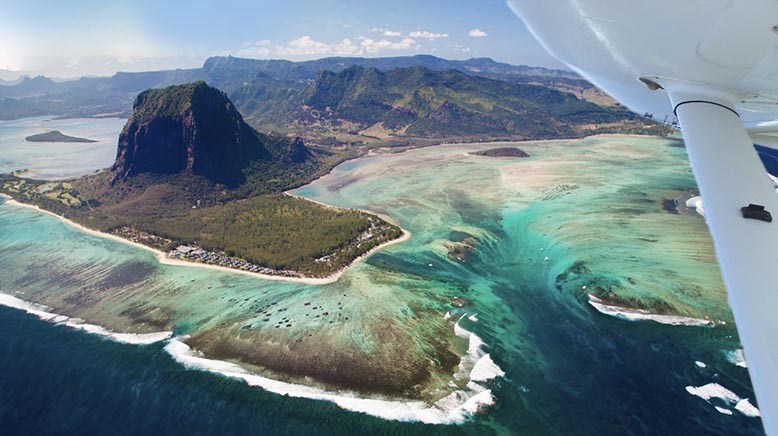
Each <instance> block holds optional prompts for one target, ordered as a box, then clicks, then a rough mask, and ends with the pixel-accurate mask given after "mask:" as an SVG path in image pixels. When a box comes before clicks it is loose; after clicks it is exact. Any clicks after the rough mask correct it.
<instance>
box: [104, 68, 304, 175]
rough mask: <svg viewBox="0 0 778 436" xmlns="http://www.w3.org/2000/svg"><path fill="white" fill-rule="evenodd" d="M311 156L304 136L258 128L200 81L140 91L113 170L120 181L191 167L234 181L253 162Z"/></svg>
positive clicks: (191, 169) (293, 160) (121, 140)
mask: <svg viewBox="0 0 778 436" xmlns="http://www.w3.org/2000/svg"><path fill="white" fill-rule="evenodd" d="M308 157H310V152H309V151H308V149H307V148H306V147H305V144H304V143H302V140H301V139H299V138H294V139H287V138H275V137H269V136H267V135H264V134H261V133H258V132H256V131H255V130H254V129H252V128H251V127H250V126H249V125H248V124H246V123H245V122H244V121H243V117H242V116H241V115H240V113H239V112H238V111H237V109H236V108H235V106H234V105H233V104H232V102H231V101H230V100H229V99H228V98H227V96H226V94H224V93H223V92H221V91H219V90H217V89H215V88H212V87H210V86H208V85H207V84H206V83H205V82H202V81H199V82H193V83H188V84H184V85H176V86H170V87H167V88H162V89H150V90H147V91H144V92H142V93H141V94H140V95H139V96H138V98H137V99H136V100H135V104H134V105H133V112H132V115H131V116H130V118H129V120H127V124H126V125H125V126H124V130H123V131H122V133H121V135H120V136H119V147H118V151H117V155H116V162H115V163H114V165H113V167H112V168H111V171H112V173H113V176H112V177H113V179H112V180H113V181H114V182H116V181H118V180H122V179H126V178H128V177H132V176H134V175H137V174H140V173H159V174H176V173H180V172H189V173H191V174H194V175H199V176H202V177H205V178H206V179H209V180H212V181H214V182H217V183H221V184H224V185H227V186H234V185H238V184H240V183H242V182H243V181H244V180H245V175H244V174H243V172H242V170H243V169H244V168H246V167H247V166H248V165H249V164H250V163H251V162H255V161H270V160H278V161H292V162H300V161H304V160H305V159H307V158H308Z"/></svg>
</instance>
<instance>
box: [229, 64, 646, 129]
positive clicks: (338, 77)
mask: <svg viewBox="0 0 778 436" xmlns="http://www.w3.org/2000/svg"><path fill="white" fill-rule="evenodd" d="M250 86H251V85H246V87H250ZM288 95H290V97H287V98H286V100H284V101H282V102H281V103H282V104H276V105H273V106H262V107H256V109H257V110H256V111H255V112H254V113H252V114H250V115H249V116H250V117H251V118H252V120H254V122H255V123H257V124H260V125H262V124H269V125H275V126H278V127H280V128H281V129H284V130H287V131H295V129H298V130H299V131H306V132H309V134H310V132H318V133H320V134H322V135H326V134H327V133H328V132H335V133H341V134H351V135H359V134H362V135H364V136H370V135H371V132H370V131H367V132H365V130H368V129H373V130H374V131H379V132H380V134H382V135H385V136H395V137H421V138H461V137H465V138H471V139H475V140H480V139H488V138H492V137H495V136H502V137H509V138H511V139H518V140H521V139H549V138H567V137H580V136H585V135H587V134H593V133H606V132H609V131H620V130H621V129H622V128H623V127H624V125H625V123H626V124H632V127H633V128H636V129H640V128H643V127H645V128H650V127H651V126H652V124H653V123H650V122H647V121H646V120H644V119H641V118H640V117H638V116H636V115H634V114H632V113H631V112H629V111H628V110H626V109H624V108H622V107H602V106H598V105H596V104H593V103H590V102H587V101H583V100H581V99H578V98H577V97H575V96H574V95H573V94H570V93H567V92H562V91H557V90H554V89H551V88H548V87H545V86H540V85H531V84H521V83H511V82H506V81H502V80H494V79H488V78H484V77H478V76H470V75H467V74H464V73H462V72H460V71H457V70H447V71H435V70H430V69H428V68H424V67H418V66H417V67H409V68H396V69H393V70H390V71H387V72H382V71H380V70H378V69H377V68H364V67H359V66H352V67H349V68H347V69H345V70H343V71H341V72H339V73H334V72H329V71H322V72H320V73H319V76H318V78H317V79H316V80H315V81H314V82H312V83H311V84H309V85H308V86H307V87H306V88H305V89H304V90H302V91H300V92H299V96H298V97H296V98H293V97H291V94H288ZM239 104H240V103H239Z"/></svg>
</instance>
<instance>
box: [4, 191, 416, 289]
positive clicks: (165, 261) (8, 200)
mask: <svg viewBox="0 0 778 436" xmlns="http://www.w3.org/2000/svg"><path fill="white" fill-rule="evenodd" d="M289 195H291V194H289ZM0 197H2V198H5V204H9V205H11V206H16V207H26V208H29V209H33V210H36V211H38V212H41V213H44V214H47V215H51V216H53V217H55V218H57V219H59V220H60V221H62V222H64V223H65V224H67V225H70V226H72V227H74V228H76V229H78V230H79V231H82V232H84V233H87V234H89V235H92V236H96V237H99V238H105V239H110V240H113V241H116V242H121V243H124V244H127V245H131V246H133V247H136V248H141V249H144V250H147V251H150V252H152V253H154V254H155V258H156V259H157V262H159V263H160V264H162V265H168V266H186V267H195V268H207V269H211V270H218V271H223V272H231V273H237V274H243V275H248V276H251V277H254V278H259V279H263V280H275V281H285V282H297V283H305V284H308V285H324V284H328V283H334V282H336V281H338V279H340V277H341V276H342V275H343V274H344V273H345V272H346V271H347V270H348V269H349V268H351V267H352V266H354V265H356V264H357V263H359V262H361V261H362V260H363V259H365V258H366V257H368V256H369V255H371V254H373V253H374V252H376V251H378V250H379V249H381V248H384V247H387V246H389V245H393V244H397V243H400V242H405V241H407V240H408V239H410V237H411V233H410V232H409V231H407V230H405V229H402V228H401V229H400V230H402V232H403V233H402V236H400V237H399V238H396V239H392V240H391V241H386V242H384V243H383V244H380V245H377V246H375V247H373V248H371V249H370V250H368V251H367V252H365V253H363V254H362V255H360V256H358V257H356V258H355V259H354V260H352V261H351V262H349V263H348V264H347V265H345V266H344V267H343V268H341V269H339V270H337V271H335V272H334V273H332V274H330V275H329V276H327V277H287V276H275V275H270V274H262V273H255V272H251V271H244V270H240V269H235V268H229V267H225V266H220V265H210V264H207V263H199V262H187V261H183V260H178V259H171V258H169V257H168V256H167V253H165V252H163V251H161V250H157V249H155V248H152V247H149V246H148V245H143V244H141V243H139V242H133V241H130V240H129V239H125V238H122V237H120V236H116V235H113V234H110V233H105V232H101V231H99V230H94V229H90V228H89V227H85V226H84V225H82V224H79V223H77V222H75V221H71V220H69V219H67V218H65V217H63V216H60V215H57V214H56V213H54V212H51V211H48V210H45V209H41V208H40V207H38V206H36V205H33V204H27V203H22V202H20V201H17V200H14V198H13V197H10V196H8V195H5V194H0ZM298 198H302V199H305V200H308V199H307V198H304V197H298ZM308 201H313V200H308ZM313 202H314V203H317V204H322V205H324V206H327V207H331V208H337V206H332V205H326V204H323V203H319V202H317V201H313ZM366 212H367V211H366ZM368 213H372V212H368Z"/></svg>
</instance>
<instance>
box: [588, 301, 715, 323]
mask: <svg viewBox="0 0 778 436" xmlns="http://www.w3.org/2000/svg"><path fill="white" fill-rule="evenodd" d="M589 304H590V305H592V307H594V308H595V309H597V311H598V312H600V313H603V314H605V315H609V316H614V317H616V318H621V319H625V320H627V321H654V322H658V323H660V324H668V325H685V326H697V327H702V326H714V325H716V324H724V321H712V320H709V319H701V318H690V317H687V316H678V315H658V314H654V313H651V312H649V311H647V310H642V309H632V308H629V307H620V306H611V305H608V304H605V302H603V301H602V300H601V299H599V298H597V297H595V296H594V295H592V294H589Z"/></svg>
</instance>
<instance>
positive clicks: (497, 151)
mask: <svg viewBox="0 0 778 436" xmlns="http://www.w3.org/2000/svg"><path fill="white" fill-rule="evenodd" d="M471 154H473V155H475V156H487V157H529V153H527V152H526V151H524V150H522V149H520V148H516V147H498V148H490V149H489V150H483V151H476V152H473V153H471Z"/></svg>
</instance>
